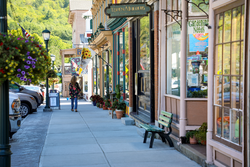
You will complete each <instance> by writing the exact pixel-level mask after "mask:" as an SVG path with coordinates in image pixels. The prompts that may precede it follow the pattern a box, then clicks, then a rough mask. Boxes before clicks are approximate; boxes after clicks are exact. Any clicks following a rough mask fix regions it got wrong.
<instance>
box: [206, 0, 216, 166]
mask: <svg viewBox="0 0 250 167" xmlns="http://www.w3.org/2000/svg"><path fill="white" fill-rule="evenodd" d="M212 3H213V0H210V2H209V4H212ZM209 25H210V26H211V27H212V29H209V31H208V34H209V39H208V40H209V41H208V42H209V43H208V46H209V47H208V60H209V62H210V63H208V91H207V92H208V99H207V122H208V124H207V125H208V127H207V141H208V142H207V163H208V164H212V163H213V147H212V146H211V145H209V141H210V140H212V135H213V85H214V81H213V80H214V79H213V62H214V60H213V58H214V57H213V53H214V28H215V25H214V10H213V8H212V7H211V5H210V6H209Z"/></svg>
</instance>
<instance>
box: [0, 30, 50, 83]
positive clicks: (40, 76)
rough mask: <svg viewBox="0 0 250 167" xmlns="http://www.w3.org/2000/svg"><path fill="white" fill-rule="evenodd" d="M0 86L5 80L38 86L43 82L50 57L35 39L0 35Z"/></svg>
mask: <svg viewBox="0 0 250 167" xmlns="http://www.w3.org/2000/svg"><path fill="white" fill-rule="evenodd" d="M0 55H1V56H0V62H1V63H0V85H2V83H3V82H4V81H5V80H9V81H11V82H12V83H13V82H14V81H17V82H18V81H19V82H20V81H26V82H29V83H34V84H38V81H40V80H44V79H45V77H46V73H47V70H46V68H47V66H50V64H51V63H50V62H51V61H50V57H47V56H46V55H47V51H46V49H45V48H44V47H42V45H40V44H39V43H38V42H37V41H36V40H35V39H33V38H29V39H25V38H22V37H17V36H14V35H11V34H9V35H8V34H2V33H0Z"/></svg>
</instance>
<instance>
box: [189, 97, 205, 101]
mask: <svg viewBox="0 0 250 167" xmlns="http://www.w3.org/2000/svg"><path fill="white" fill-rule="evenodd" d="M185 101H207V98H185Z"/></svg>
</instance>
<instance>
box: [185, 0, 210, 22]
mask: <svg viewBox="0 0 250 167" xmlns="http://www.w3.org/2000/svg"><path fill="white" fill-rule="evenodd" d="M186 1H187V3H190V4H193V5H195V6H196V7H197V8H198V9H200V11H202V12H203V13H205V15H206V17H207V18H209V16H208V14H207V12H205V11H204V10H203V9H201V7H200V5H209V1H207V2H206V0H202V2H200V3H199V4H196V3H194V2H192V1H191V0H186Z"/></svg>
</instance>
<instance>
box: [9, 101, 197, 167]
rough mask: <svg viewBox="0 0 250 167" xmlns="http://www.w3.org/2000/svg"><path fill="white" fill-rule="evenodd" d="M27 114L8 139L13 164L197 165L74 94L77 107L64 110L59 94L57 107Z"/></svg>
mask: <svg viewBox="0 0 250 167" xmlns="http://www.w3.org/2000/svg"><path fill="white" fill-rule="evenodd" d="M43 108H44V105H42V106H41V107H39V108H38V112H37V113H33V114H30V115H28V116H27V117H26V118H25V119H24V120H23V122H22V126H21V129H20V130H19V131H18V132H17V133H16V134H14V136H13V139H11V140H10V144H11V151H12V153H13V154H12V156H11V163H12V165H11V166H13V167H38V166H39V167H52V166H60V167H63V166H65V167H70V166H72V167H76V166H78V167H80V166H81V167H82V166H87V167H94V166H95V167H111V166H112V167H127V166H135V167H139V166H144V167H147V166H171V167H182V166H185V167H187V166H190V167H196V166H197V167H198V166H199V165H198V164H197V163H196V162H194V161H192V160H190V159H188V158H187V157H185V156H184V155H183V154H181V153H179V152H178V151H176V150H175V149H174V148H173V147H172V148H170V147H169V146H168V145H166V144H165V143H162V142H161V141H160V140H159V139H155V142H154V146H153V148H151V149H149V139H148V140H147V143H143V142H142V141H143V138H142V137H141V136H140V135H139V134H138V133H137V127H136V126H125V125H124V124H122V122H121V120H119V119H111V117H110V116H109V114H108V110H103V109H100V108H97V107H95V106H93V105H92V104H91V103H90V102H85V101H83V100H79V103H78V110H79V112H72V111H70V101H67V100H66V99H65V98H62V99H61V110H57V109H54V110H53V112H43V111H42V110H43Z"/></svg>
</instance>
